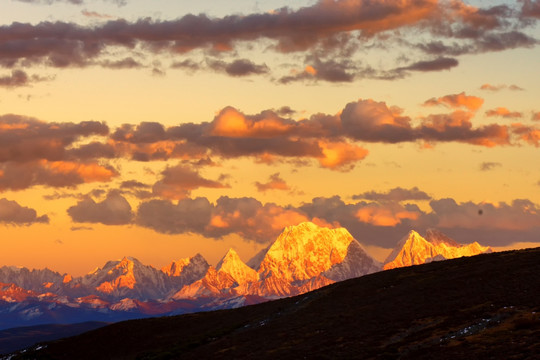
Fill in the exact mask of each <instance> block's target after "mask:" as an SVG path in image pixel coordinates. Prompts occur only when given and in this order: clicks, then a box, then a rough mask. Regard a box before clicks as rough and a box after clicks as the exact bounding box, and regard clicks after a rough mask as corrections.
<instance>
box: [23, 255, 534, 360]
mask: <svg viewBox="0 0 540 360" xmlns="http://www.w3.org/2000/svg"><path fill="white" fill-rule="evenodd" d="M539 272H540V248H537V249H529V250H521V251H512V252H504V253H492V254H483V255H478V256H474V257H467V258H465V257H464V258H459V259H454V260H448V261H443V262H433V263H429V264H425V265H420V266H413V267H406V268H400V269H394V270H389V271H383V272H378V273H375V274H371V275H366V276H362V277H360V278H355V279H350V280H347V281H342V282H339V283H335V284H332V285H330V286H327V287H324V288H322V289H319V290H316V291H313V292H309V293H306V294H303V295H299V296H296V297H291V298H286V299H280V300H276V301H271V302H266V303H263V304H259V305H254V306H247V307H243V308H239V309H233V310H224V311H215V312H207V313H198V314H189V315H183V316H178V317H166V318H154V319H146V320H135V321H128V322H122V323H116V324H112V325H110V326H106V327H103V328H100V329H97V330H94V331H91V332H88V333H85V334H82V335H79V336H76V337H73V338H70V339H65V340H60V341H57V342H54V343H49V344H46V346H41V347H40V348H39V350H34V351H29V352H26V353H25V354H20V355H19V356H16V357H14V359H33V358H47V359H75V358H76V359H98V358H115V359H134V358H160V359H168V358H182V359H205V358H213V359H231V358H257V359H298V358H304V357H307V358H333V359H336V358H342V359H350V358H361V359H397V358H400V359H512V358H515V359H518V358H519V359H534V358H535V356H537V354H540V343H538V339H539V338H540V315H539V314H540V303H539V302H538V299H539V298H540V286H539V285H540V284H539V281H538V273H539Z"/></svg>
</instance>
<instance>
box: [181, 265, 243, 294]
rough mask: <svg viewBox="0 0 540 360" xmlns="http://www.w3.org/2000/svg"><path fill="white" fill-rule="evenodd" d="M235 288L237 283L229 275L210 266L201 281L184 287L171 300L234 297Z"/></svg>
mask: <svg viewBox="0 0 540 360" xmlns="http://www.w3.org/2000/svg"><path fill="white" fill-rule="evenodd" d="M236 286H238V283H237V282H236V281H235V280H234V278H233V277H232V276H231V275H230V274H227V273H226V272H224V271H218V270H216V269H215V268H214V267H213V266H210V267H209V268H208V271H207V272H206V275H205V276H204V277H203V278H202V279H201V280H197V281H195V282H194V283H193V284H190V285H186V286H184V287H183V288H182V289H180V291H178V292H177V293H175V294H174V295H173V296H172V297H171V298H172V299H174V300H179V299H195V298H200V297H228V296H233V295H236V291H235V290H234V289H233V288H234V287H236Z"/></svg>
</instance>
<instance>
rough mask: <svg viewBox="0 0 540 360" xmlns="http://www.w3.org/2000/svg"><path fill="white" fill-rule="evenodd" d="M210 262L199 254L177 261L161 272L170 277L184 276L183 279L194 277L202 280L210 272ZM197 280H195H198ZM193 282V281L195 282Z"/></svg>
mask: <svg viewBox="0 0 540 360" xmlns="http://www.w3.org/2000/svg"><path fill="white" fill-rule="evenodd" d="M209 266H210V265H208V262H206V259H205V258H204V257H203V256H202V255H201V254H197V255H195V256H192V257H190V258H184V259H180V260H177V261H173V262H171V263H170V264H169V265H167V266H164V267H163V268H161V271H162V272H163V273H165V274H167V275H168V276H174V277H177V276H183V277H193V276H195V277H196V276H199V275H200V276H199V278H198V279H200V278H202V277H203V276H204V274H205V273H206V271H207V270H208V267H209ZM198 279H195V280H198ZM195 280H193V281H195Z"/></svg>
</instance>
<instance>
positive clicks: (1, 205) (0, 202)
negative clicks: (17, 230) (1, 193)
mask: <svg viewBox="0 0 540 360" xmlns="http://www.w3.org/2000/svg"><path fill="white" fill-rule="evenodd" d="M0 223H4V224H10V225H32V224H36V223H43V224H48V223H49V217H48V216H47V215H41V216H37V213H36V210H34V209H31V208H28V207H25V206H21V205H19V204H18V203H17V202H15V201H11V200H7V199H0Z"/></svg>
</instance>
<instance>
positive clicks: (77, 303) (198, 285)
mask: <svg viewBox="0 0 540 360" xmlns="http://www.w3.org/2000/svg"><path fill="white" fill-rule="evenodd" d="M490 251H491V249H490V248H489V247H485V246H481V245H479V244H478V243H473V244H469V245H460V244H458V243H457V242H455V241H454V240H452V239H450V238H449V237H447V236H446V235H444V234H442V233H441V232H439V231H436V230H428V231H427V233H426V236H425V238H423V237H422V236H420V235H419V234H418V233H417V232H415V231H411V232H410V233H409V234H408V235H407V236H406V237H404V238H403V239H402V240H401V241H400V242H399V244H398V246H397V247H396V249H395V250H394V251H393V252H392V253H391V254H390V256H389V257H388V259H387V261H386V262H385V265H384V269H392V268H395V267H401V266H409V265H416V264H423V263H426V262H431V261H438V260H445V259H451V258H456V257H461V256H472V255H476V254H480V253H484V252H490ZM382 269H383V266H382V264H380V263H379V262H377V261H376V260H374V259H373V258H372V257H371V256H370V255H368V254H367V253H366V251H364V249H363V248H362V246H361V245H360V243H359V242H358V241H357V240H355V239H354V238H353V237H352V235H351V234H350V233H349V232H348V231H347V230H346V229H344V228H337V229H330V228H326V227H320V226H317V225H315V224H313V223H310V222H304V223H301V224H299V225H296V226H289V227H287V228H285V229H284V230H283V232H282V233H281V234H280V235H279V236H278V238H277V239H276V240H275V241H274V242H273V243H272V244H270V245H269V246H268V247H266V248H265V249H264V250H262V251H261V252H259V253H258V254H257V255H255V256H254V257H253V258H252V259H251V260H250V261H248V262H247V264H246V263H244V262H243V261H242V260H241V259H240V257H239V256H238V254H237V253H236V252H235V251H234V250H233V249H230V250H229V251H228V252H227V254H225V256H224V257H223V258H222V259H221V260H220V261H219V263H218V264H217V265H216V267H213V266H210V265H209V264H208V262H207V261H206V260H205V259H204V257H202V256H201V255H200V254H197V255H195V256H193V257H191V258H185V259H180V260H177V261H173V262H171V263H170V264H169V265H168V266H165V267H163V268H162V269H156V268H154V267H152V266H149V265H144V264H142V263H141V262H140V261H138V260H137V259H135V258H132V257H124V258H123V259H120V260H114V261H109V262H107V263H106V264H105V265H104V266H103V267H102V268H97V269H96V270H94V271H92V272H91V273H89V274H87V275H85V276H82V277H72V276H70V275H68V274H60V273H57V272H54V271H52V270H48V269H43V270H28V269H26V268H22V267H12V266H11V267H7V266H4V267H2V268H0V329H1V328H3V327H4V328H5V327H8V326H22V325H30V324H40V323H51V322H64V323H68V322H78V321H87V320H100V321H118V320H123V319H129V318H136V317H144V316H151V315H166V314H182V313H186V312H194V311H203V310H213V309H227V308H232V307H238V306H243V305H247V304H254V303H259V302H263V301H267V300H270V299H274V298H278V297H284V296H292V295H297V294H302V293H305V292H308V291H311V290H315V289H317V288H320V287H323V286H326V285H329V284H332V283H334V282H337V281H342V280H346V279H349V278H352V277H359V276H363V275H366V274H370V273H373V272H376V271H380V270H382Z"/></svg>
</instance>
